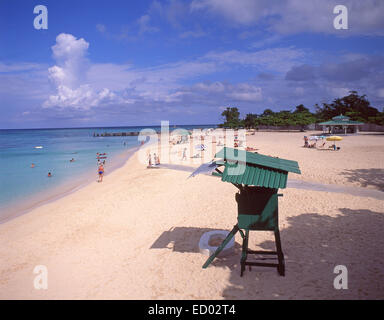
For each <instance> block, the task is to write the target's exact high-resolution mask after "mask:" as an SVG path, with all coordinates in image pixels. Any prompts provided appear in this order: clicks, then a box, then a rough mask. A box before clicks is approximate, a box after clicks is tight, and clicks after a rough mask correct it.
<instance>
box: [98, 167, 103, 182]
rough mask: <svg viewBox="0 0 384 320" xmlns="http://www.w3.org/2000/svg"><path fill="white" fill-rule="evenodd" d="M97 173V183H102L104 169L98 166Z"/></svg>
mask: <svg viewBox="0 0 384 320" xmlns="http://www.w3.org/2000/svg"><path fill="white" fill-rule="evenodd" d="M98 172H99V180H98V182H103V176H104V167H103V165H102V164H100V165H99V169H98Z"/></svg>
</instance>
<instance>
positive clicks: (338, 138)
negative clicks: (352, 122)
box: [327, 136, 343, 141]
mask: <svg viewBox="0 0 384 320" xmlns="http://www.w3.org/2000/svg"><path fill="white" fill-rule="evenodd" d="M341 140H343V138H342V137H339V136H330V137H327V141H341Z"/></svg>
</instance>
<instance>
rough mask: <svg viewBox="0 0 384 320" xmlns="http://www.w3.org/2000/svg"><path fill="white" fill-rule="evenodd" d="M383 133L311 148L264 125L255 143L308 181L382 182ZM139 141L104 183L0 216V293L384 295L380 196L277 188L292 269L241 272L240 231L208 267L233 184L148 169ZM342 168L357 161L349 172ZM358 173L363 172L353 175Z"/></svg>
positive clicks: (256, 240) (267, 244)
mask: <svg viewBox="0 0 384 320" xmlns="http://www.w3.org/2000/svg"><path fill="white" fill-rule="evenodd" d="M383 138H384V136H381V137H373V136H368V137H357V138H354V137H346V138H345V141H343V145H342V148H341V151H340V152H339V151H338V152H331V151H330V152H315V151H314V150H307V149H305V148H302V147H301V144H302V135H301V134H300V133H298V134H282V133H281V134H279V133H273V134H269V133H259V134H258V135H256V136H251V137H249V146H250V147H254V148H257V149H259V150H260V151H259V152H260V153H261V154H266V155H271V156H279V157H281V158H283V159H297V160H298V161H299V166H300V169H301V171H302V179H303V180H308V179H313V180H316V181H318V182H319V183H328V184H331V183H335V184H339V185H340V184H344V186H347V187H348V186H351V184H352V183H355V182H356V184H357V183H358V182H359V184H361V185H363V184H364V182H370V183H371V184H370V185H369V186H370V187H376V189H378V190H383V188H384V186H383V184H382V180H381V177H382V176H383V174H384V169H380V168H382V166H381V164H382V163H383V162H382V161H383V160H384V145H383V144H382V142H383V140H382V139H383ZM247 142H248V140H247ZM247 145H248V143H247ZM147 146H148V145H147ZM143 149H144V148H143ZM140 151H141V149H139V152H136V153H133V155H132V156H131V157H129V159H128V160H127V161H126V162H125V164H124V165H123V166H122V167H121V168H119V169H117V170H113V171H110V172H109V174H108V177H106V179H105V181H103V183H96V182H94V183H90V184H88V185H87V186H86V187H84V188H81V189H79V190H77V191H76V192H71V194H69V195H66V196H65V197H61V198H60V199H58V200H56V201H51V202H50V203H47V204H45V205H41V206H39V207H38V208H36V209H34V210H33V211H32V212H30V214H25V215H22V216H20V217H18V218H17V219H12V220H10V221H8V222H7V223H5V224H0V242H1V243H2V246H0V255H1V256H2V257H3V259H1V260H0V299H151V300H155V299H163V300H164V299H192V300H193V299H200V300H204V299H215V300H216V299H217V300H221V299H234V300H237V299H252V300H254V299H255V300H262V299H311V298H312V299H361V298H376V299H377V298H379V297H383V296H384V283H383V282H382V281H380V279H383V277H384V268H383V266H384V254H383V253H382V252H381V251H380V250H378V248H381V247H382V246H383V245H384V238H383V237H382V236H381V234H382V228H383V226H384V211H383V200H378V199H375V198H372V197H361V196H355V195H351V194H347V193H335V192H330V190H321V191H319V192H315V191H313V190H308V189H296V188H289V187H288V188H286V189H282V190H281V191H280V192H281V193H282V194H284V196H283V197H281V198H280V199H279V229H280V234H281V239H282V246H283V252H284V255H285V257H286V276H285V277H281V276H279V274H278V273H277V271H276V270H275V269H272V268H270V269H269V268H268V269H262V270H260V269H261V268H256V267H255V268H252V271H248V270H246V272H245V274H244V276H243V277H240V263H239V261H240V258H241V244H242V238H241V236H240V234H236V236H235V245H234V250H233V252H232V253H231V254H230V255H228V256H226V257H223V258H217V259H215V261H214V262H213V263H212V264H211V265H210V266H209V267H208V268H207V269H203V268H202V266H203V264H204V262H205V261H206V259H207V256H205V255H203V254H201V253H200V251H199V240H200V239H201V237H202V235H203V234H204V233H206V232H208V231H213V230H228V231H229V230H231V229H232V228H233V225H234V223H235V222H236V213H237V204H236V200H235V194H236V192H237V188H236V187H235V186H233V185H232V184H230V183H225V182H222V181H221V180H220V179H219V178H215V177H212V176H208V175H203V174H202V175H198V176H195V177H193V178H190V179H188V177H189V176H190V172H189V170H188V171H186V170H171V169H172V168H166V167H165V168H164V169H160V170H151V169H147V167H146V165H145V163H142V162H141V161H140ZM312 151H314V152H312ZM330 163H332V165H330ZM162 164H164V163H163V162H162ZM345 170H347V171H350V172H351V173H350V172H349V173H348V176H347V177H345V175H344V171H345ZM356 175H357V178H359V179H358V180H356V181H355V180H353V181H350V180H349V179H350V177H351V176H352V177H355V176H356ZM295 177H296V175H289V177H288V179H289V180H291V179H295ZM373 177H374V178H375V179H372V178H373ZM360 180H361V181H360ZM291 181H292V180H291ZM301 181H302V180H300V181H296V182H295V183H299V184H302V183H303V182H301ZM293 182H294V181H293ZM306 184H307V183H306ZM311 185H312V184H311ZM304 186H305V185H304ZM325 188H326V186H325ZM367 189H368V188H367ZM271 241H272V242H271ZM273 241H274V240H273V234H271V233H265V232H252V234H251V237H250V238H249V248H250V249H252V250H259V249H260V250H269V249H273V248H274V243H273ZM339 264H341V265H345V266H347V268H348V275H349V283H350V287H349V288H348V289H349V290H335V289H334V287H333V286H332V281H333V279H334V277H335V275H334V273H333V270H334V267H335V265H339ZM37 265H43V266H46V267H47V270H48V277H49V280H48V283H49V285H48V288H47V289H46V290H36V289H35V288H34V286H33V279H34V277H36V274H34V273H33V270H34V268H35V266H37ZM190 279H194V280H193V281H190ZM255 284H257V285H255Z"/></svg>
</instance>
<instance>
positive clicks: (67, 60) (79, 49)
mask: <svg viewBox="0 0 384 320" xmlns="http://www.w3.org/2000/svg"><path fill="white" fill-rule="evenodd" d="M88 47H89V43H88V42H86V41H85V40H84V39H82V38H81V39H76V38H75V37H74V36H73V35H71V34H65V33H61V34H59V35H58V36H57V37H56V44H55V45H54V46H52V51H53V57H54V58H55V60H56V62H57V65H55V66H53V67H51V68H49V69H48V72H49V78H50V79H51V80H52V81H53V82H54V84H55V85H56V94H53V95H50V96H49V97H48V99H47V100H46V101H44V103H43V107H44V108H50V107H61V108H68V107H69V108H74V109H84V110H88V109H90V108H92V107H96V106H98V105H99V104H101V103H103V104H107V103H111V102H116V100H115V98H116V95H115V94H114V93H113V92H111V91H110V90H109V89H107V88H102V89H101V90H100V91H98V92H97V91H95V90H94V89H93V88H92V86H91V85H90V84H88V83H84V81H86V72H87V71H88V69H89V61H88V60H87V58H86V55H87V50H88ZM118 100H119V102H121V99H118Z"/></svg>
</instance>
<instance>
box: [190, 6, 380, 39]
mask: <svg viewBox="0 0 384 320" xmlns="http://www.w3.org/2000/svg"><path fill="white" fill-rule="evenodd" d="M337 4H340V3H338V2H335V1H334V0H322V1H316V0H310V1H302V0H274V1H267V0H259V1H255V0H242V1H238V0H194V1H192V3H191V11H192V12H199V13H202V12H203V13H204V12H209V13H210V14H212V15H216V16H222V17H224V19H226V20H227V21H229V22H230V23H232V24H235V25H239V26H254V25H256V24H258V23H261V22H262V23H266V25H267V26H268V28H269V30H271V31H276V32H278V33H280V34H292V33H298V32H322V33H334V34H338V35H341V36H348V35H355V34H367V35H373V34H376V35H383V34H384V19H383V12H384V1H380V0H365V1H361V0H344V1H343V2H342V4H343V5H345V6H346V7H347V9H348V21H349V26H350V27H349V29H348V30H342V31H341V32H340V30H335V28H334V27H333V19H334V18H335V17H336V15H335V14H333V8H334V7H335V6H336V5H337Z"/></svg>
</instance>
